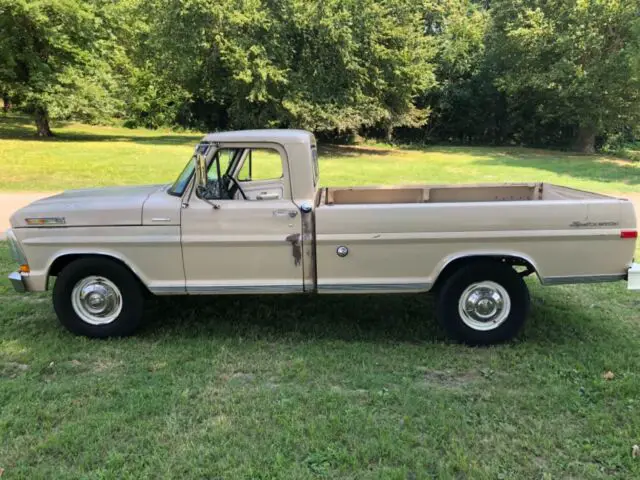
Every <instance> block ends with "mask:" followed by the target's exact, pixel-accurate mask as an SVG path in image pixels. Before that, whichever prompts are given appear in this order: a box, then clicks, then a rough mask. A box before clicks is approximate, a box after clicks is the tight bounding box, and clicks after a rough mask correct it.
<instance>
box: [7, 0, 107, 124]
mask: <svg viewBox="0 0 640 480" xmlns="http://www.w3.org/2000/svg"><path fill="white" fill-rule="evenodd" d="M100 7H101V5H100V3H99V2H96V3H92V2H84V1H81V0H31V1H29V0H0V84H2V85H6V86H7V88H8V89H10V90H12V91H15V92H16V93H17V95H18V96H19V97H20V98H21V100H22V105H23V107H24V108H26V109H27V110H28V111H30V112H32V113H33V114H34V116H35V122H36V126H37V133H38V135H39V136H50V135H52V132H51V129H50V126H49V120H50V118H77V119H80V120H83V121H95V120H97V119H105V118H109V117H110V116H113V115H114V114H115V113H116V112H117V107H118V100H116V97H117V95H116V94H115V92H116V90H117V89H118V86H117V84H118V82H117V79H116V76H115V75H114V72H113V71H112V68H111V65H110V63H109V61H108V59H109V58H113V57H114V55H115V57H116V58H117V52H118V50H119V48H118V46H117V42H116V41H115V39H114V38H113V37H111V35H110V30H109V29H108V28H106V26H107V22H105V18H104V17H103V16H101V10H100Z"/></svg>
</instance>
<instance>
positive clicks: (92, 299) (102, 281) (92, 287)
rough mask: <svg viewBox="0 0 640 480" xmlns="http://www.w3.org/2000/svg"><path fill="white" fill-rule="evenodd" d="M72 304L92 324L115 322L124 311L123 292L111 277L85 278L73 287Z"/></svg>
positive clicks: (81, 316)
mask: <svg viewBox="0 0 640 480" xmlns="http://www.w3.org/2000/svg"><path fill="white" fill-rule="evenodd" d="M71 305H72V306H73V310H74V311H75V312H76V314H77V315H78V316H79V317H80V318H81V319H82V320H84V321H85V322H87V323H90V324H91V325H106V324H107V323H111V322H113V321H114V320H115V319H116V318H118V315H120V312H121V311H122V294H121V293H120V290H119V289H118V287H116V285H115V284H114V283H113V282H112V281H111V280H109V279H107V278H104V277H98V276H90V277H86V278H83V279H82V280H80V281H79V282H78V283H76V285H75V286H74V287H73V291H72V292H71Z"/></svg>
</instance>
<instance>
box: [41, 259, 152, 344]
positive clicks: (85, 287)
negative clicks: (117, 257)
mask: <svg viewBox="0 0 640 480" xmlns="http://www.w3.org/2000/svg"><path fill="white" fill-rule="evenodd" d="M53 307H54V310H55V311H56V314H57V316H58V319H59V320H60V323H62V325H64V326H65V327H66V328H67V329H68V330H70V331H71V332H73V333H75V334H77V335H85V336H87V337H98V338H104V337H112V336H116V337H122V336H127V335H130V334H132V333H133V332H134V331H135V330H136V328H137V327H138V325H139V324H140V321H141V319H142V313H143V307H144V294H143V288H142V286H141V285H140V282H139V281H138V279H137V278H136V277H135V276H134V275H133V274H132V273H131V272H130V271H129V270H128V269H127V268H126V267H124V266H123V265H121V264H119V263H117V262H115V261H113V260H110V259H107V258H99V257H87V258H81V259H79V260H76V261H74V262H72V263H70V264H69V265H67V266H66V267H65V268H64V269H63V270H62V271H61V272H60V274H59V275H58V278H57V280H56V283H55V286H54V289H53Z"/></svg>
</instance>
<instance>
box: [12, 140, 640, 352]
mask: <svg viewBox="0 0 640 480" xmlns="http://www.w3.org/2000/svg"><path fill="white" fill-rule="evenodd" d="M366 167H367V166H366V164H364V163H363V165H362V168H366ZM11 225H12V227H13V228H12V229H10V230H9V231H8V239H9V243H10V245H11V250H12V252H13V256H14V258H15V260H16V261H17V263H18V264H19V265H20V267H19V270H18V271H17V272H15V273H12V274H11V275H10V277H9V278H10V279H11V281H12V282H13V285H14V286H15V288H16V289H17V290H18V291H42V290H46V289H47V288H48V286H49V285H50V279H51V277H57V279H56V281H55V284H54V286H53V303H54V308H55V311H56V313H57V315H58V317H59V319H60V321H61V322H62V324H63V325H65V326H66V327H67V328H68V329H69V330H71V331H72V332H74V333H78V334H83V335H87V336H92V337H106V336H112V335H116V336H121V335H127V334H131V333H132V332H133V331H134V330H135V329H136V327H137V326H138V325H139V323H140V320H141V317H142V313H143V303H144V299H145V293H147V292H151V293H153V294H156V295H181V294H209V295H219V294H274V293H300V294H301V293H319V294H344V293H367V294H372V293H396V292H415V293H422V292H428V291H429V290H433V291H435V292H437V295H438V298H437V316H438V318H439V320H440V321H441V322H442V325H443V326H444V328H445V329H446V331H447V332H448V333H449V334H450V335H451V336H452V337H454V338H455V339H458V340H460V341H463V342H467V343H470V344H488V343H494V342H499V341H504V340H507V339H509V338H512V337H513V336H514V335H515V334H516V333H517V332H518V330H519V329H520V327H521V326H522V324H523V322H524V321H525V319H526V317H527V314H528V311H529V294H528V290H527V286H526V283H525V282H524V281H523V277H525V276H527V275H530V274H532V273H535V274H536V275H537V277H538V278H539V279H540V281H541V282H542V284H544V285H557V284H563V283H583V282H608V281H615V280H625V279H627V280H628V286H629V288H630V289H634V290H637V289H640V265H638V264H633V263H632V257H633V253H634V249H635V243H636V238H637V227H636V220H635V215H634V211H633V206H632V204H631V202H629V201H627V200H624V199H619V198H612V197H607V196H605V195H600V194H596V193H590V192H583V191H579V190H574V189H571V188H566V187H560V186H557V185H550V184H546V183H514V184H497V185H457V186H454V185H429V186H423V185H407V186H372V187H353V188H332V187H328V188H327V187H320V186H319V172H318V155H317V148H316V140H315V138H314V136H313V135H312V134H310V133H308V132H305V131H299V130H251V131H239V132H225V133H213V134H210V135H206V136H205V137H204V138H203V139H202V141H201V142H200V143H199V144H198V145H197V147H196V149H195V153H194V155H193V157H192V159H191V160H190V161H189V162H188V164H187V166H186V167H185V169H184V171H183V172H182V173H181V174H180V176H179V177H178V179H177V180H176V181H175V182H174V183H173V184H171V185H151V186H139V187H118V188H101V189H87V190H73V191H68V192H65V193H62V194H60V195H55V196H52V197H48V198H44V199H42V200H38V201H36V202H34V203H32V204H31V205H28V206H27V207H25V208H23V209H21V210H19V211H17V212H16V213H15V214H14V215H13V216H12V218H11Z"/></svg>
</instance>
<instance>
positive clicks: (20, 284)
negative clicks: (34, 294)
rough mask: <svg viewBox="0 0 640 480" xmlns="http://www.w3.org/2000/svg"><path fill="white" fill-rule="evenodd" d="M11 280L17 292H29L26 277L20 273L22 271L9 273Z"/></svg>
mask: <svg viewBox="0 0 640 480" xmlns="http://www.w3.org/2000/svg"><path fill="white" fill-rule="evenodd" d="M9 280H10V281H11V285H13V289H14V290H15V291H16V292H21V293H22V292H27V291H28V289H27V283H26V282H25V280H24V278H23V277H22V275H21V274H20V272H13V273H10V274H9Z"/></svg>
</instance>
